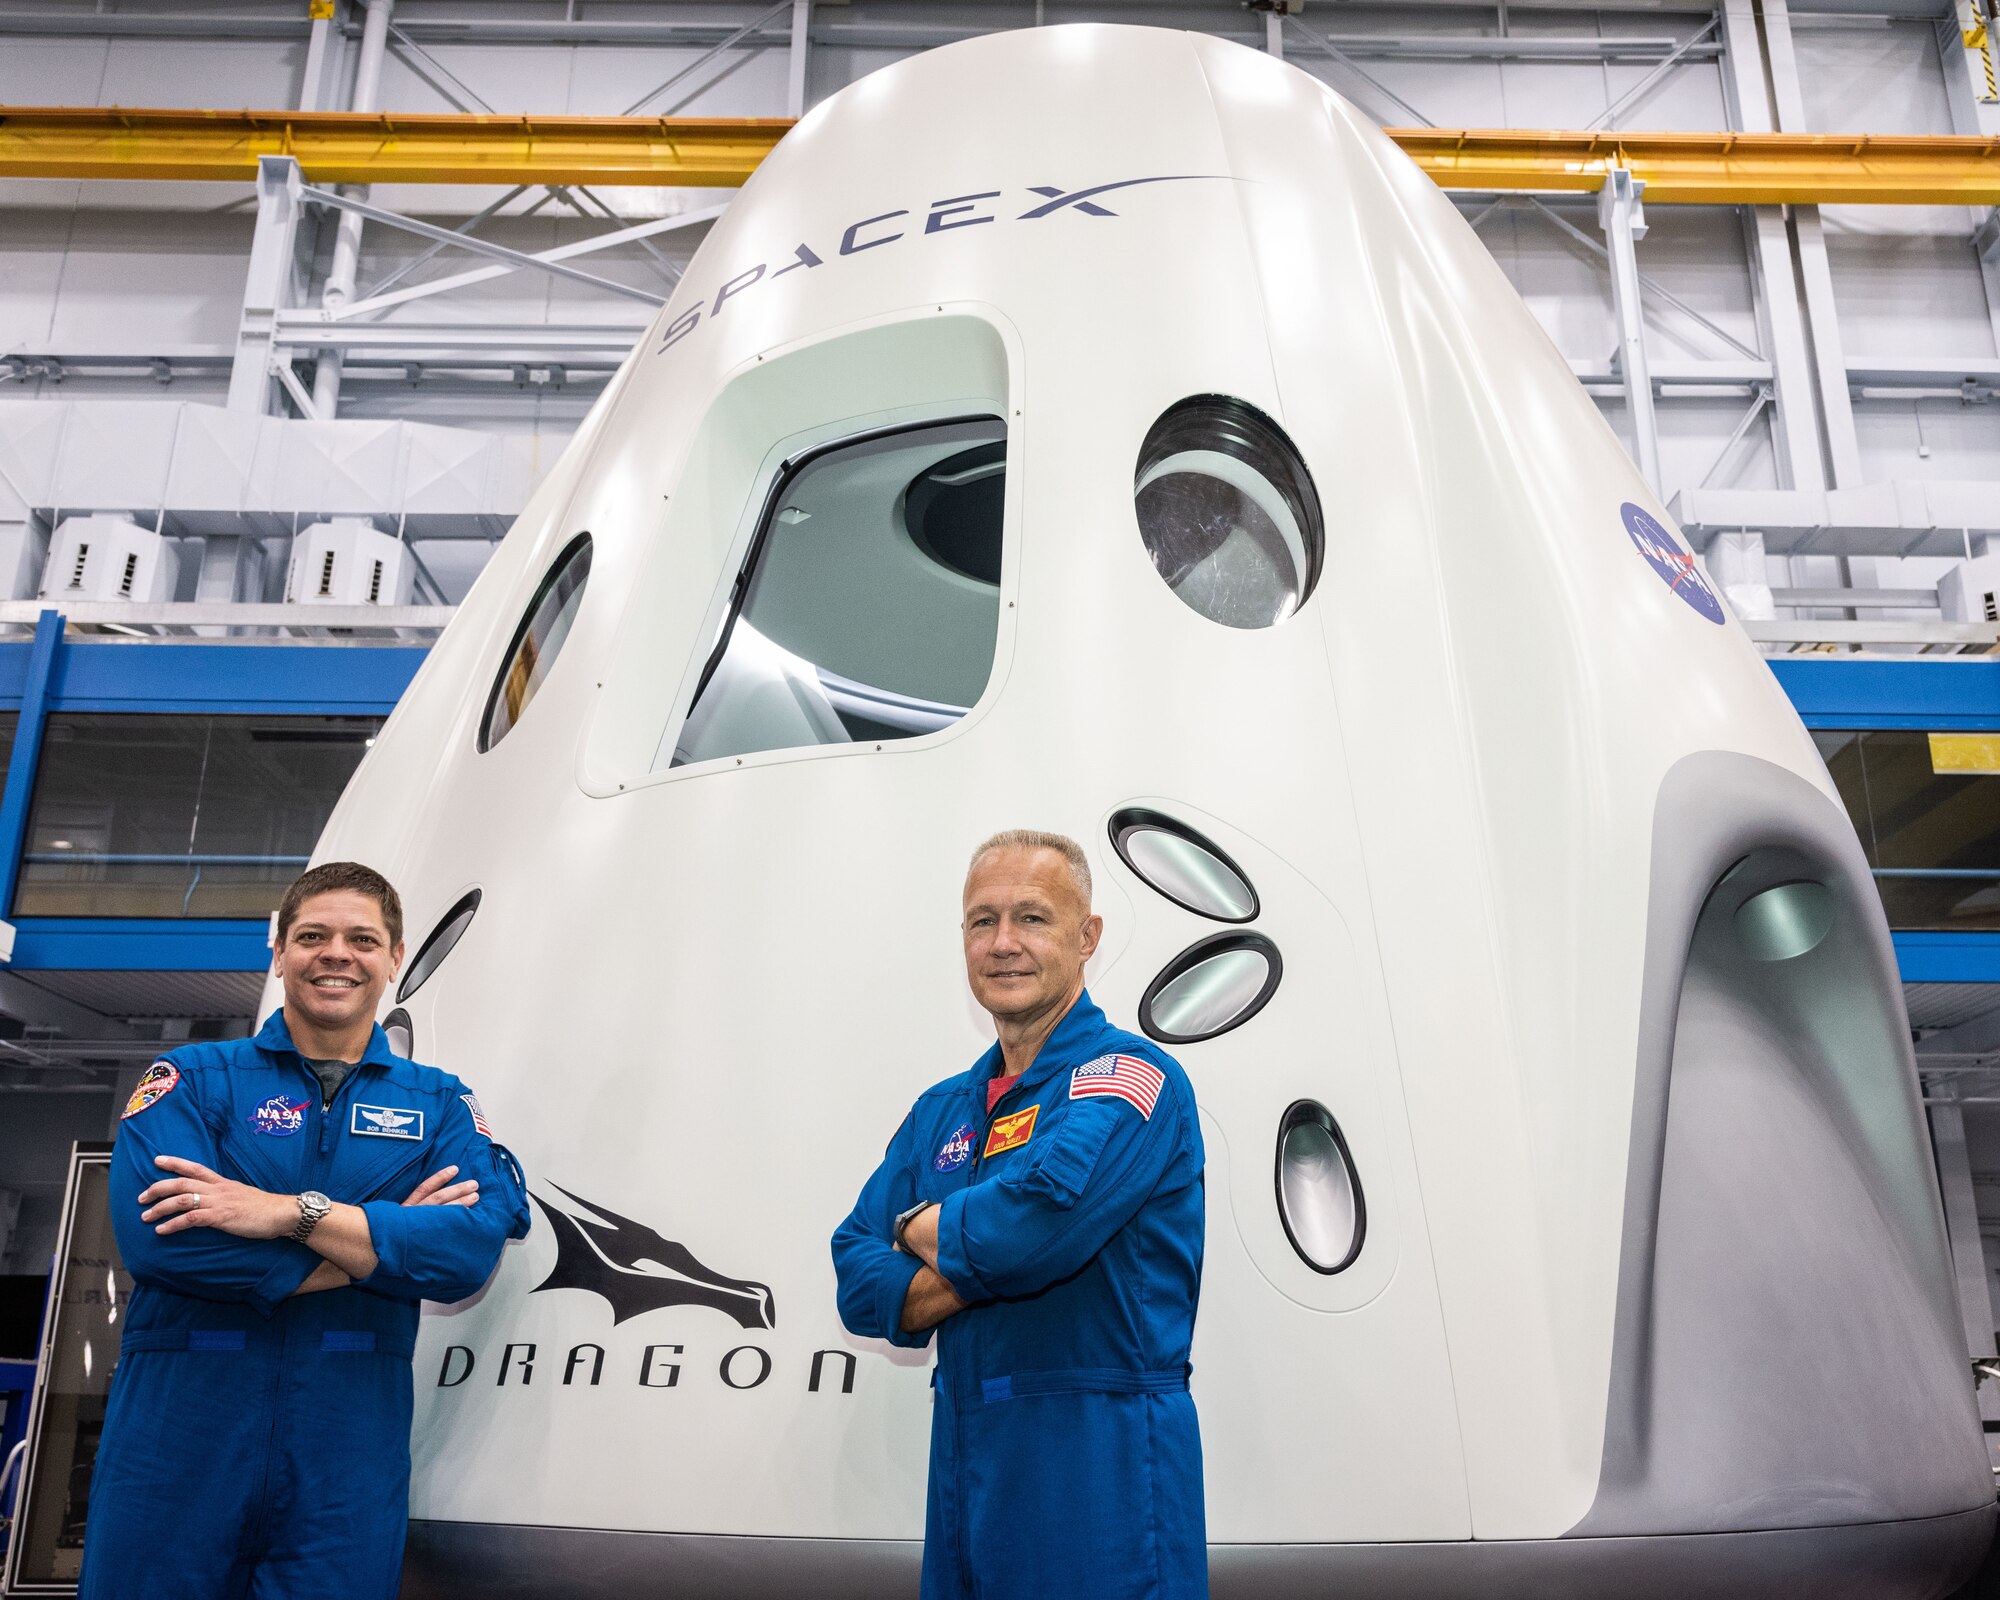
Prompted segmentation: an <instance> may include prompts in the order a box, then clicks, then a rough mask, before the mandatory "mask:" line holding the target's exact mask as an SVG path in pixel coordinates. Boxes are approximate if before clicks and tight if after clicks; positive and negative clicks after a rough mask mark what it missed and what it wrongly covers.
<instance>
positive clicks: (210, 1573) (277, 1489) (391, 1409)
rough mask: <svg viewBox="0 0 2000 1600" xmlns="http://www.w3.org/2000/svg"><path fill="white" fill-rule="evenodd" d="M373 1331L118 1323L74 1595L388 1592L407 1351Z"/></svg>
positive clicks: (150, 1597)
mask: <svg viewBox="0 0 2000 1600" xmlns="http://www.w3.org/2000/svg"><path fill="white" fill-rule="evenodd" d="M281 1321H282V1319H281ZM374 1339H375V1336H374V1335H373V1334H354V1333H347V1334H340V1333H323V1332H320V1331H317V1330H315V1331H313V1332H312V1333H311V1334H310V1335H309V1336H305V1332H304V1330H296V1331H295V1332H294V1333H293V1335H292V1337H290V1338H287V1337H286V1336H285V1330H284V1329H283V1328H282V1326H268V1327H264V1328H257V1329H248V1330H218V1329H185V1328H177V1329H139V1328H134V1329H131V1330H128V1332H127V1334H126V1336H125V1348H124V1351H123V1353H122V1354H121V1356H120V1357H119V1362H118V1371H117V1375H116V1376H115V1377H114V1378H113V1380H112V1385H111V1401H110V1407H109V1410H108V1411H107V1413H106V1416H105V1423H104V1436H103V1443H102V1445H101V1447H100V1449H99V1451H98V1455H97V1465H96V1468H95V1471H94V1473H93V1475H92V1479H91V1486H90V1515H89V1520H88V1522H87V1524H86V1526H85V1535H84V1553H83V1574H82V1580H81V1584H80V1587H79V1589H78V1594H79V1597H80V1600H246V1597H248V1600H394V1596H395V1594H396V1591H397V1589H398V1587H399V1586H400V1584H401V1580H402V1565H403V1535H404V1530H405V1526H406V1524H407V1521H408V1518H409V1490H410V1411H411V1402H412V1395H411V1381H410V1359H409V1354H408V1352H407V1351H401V1350H378V1349H373V1348H362V1347H363V1346H368V1345H372V1344H373V1342H374Z"/></svg>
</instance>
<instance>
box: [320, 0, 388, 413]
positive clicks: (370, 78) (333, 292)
mask: <svg viewBox="0 0 2000 1600" xmlns="http://www.w3.org/2000/svg"><path fill="white" fill-rule="evenodd" d="M364 3H365V5H366V6H367V14H366V17H365V19H364V20H363V22H362V25H361V56H360V59H359V60H358V61H357V62H356V63H355V67H354V94H353V98H352V99H351V100H350V101H349V102H348V107H347V109H348V110H349V111H374V110H376V109H377V108H378V107H379V106H380V105H381V101H382V58H383V56H384V55H385V54H386V53H387V52H388V48H389V19H390V13H391V12H392V11H393V10H394V9H395V3H396V0H364ZM367 197H368V190H366V189H363V190H362V191H361V193H360V194H359V195H357V196H356V198H357V199H362V200H365V199H367ZM360 263H361V214H360V213H359V212H356V211H343V212H341V214H340V223H339V226H338V228H337V229H336V231H335V233H334V236H333V262H332V264H331V265H330V266H329V267H328V268H327V274H326V284H325V286H324V287H323V288H322V289H321V291H320V304H321V305H322V306H325V307H326V308H327V309H329V310H333V309H336V308H338V307H340V306H342V305H345V304H346V303H347V302H348V301H349V300H351V299H352V298H353V297H354V279H355V272H356V269H357V268H358V267H359V266H360ZM339 408H340V352H339V351H338V350H322V351H320V353H319V365H318V366H317V367H316V368H315V369H314V371H313V403H312V409H313V410H314V411H316V412H318V413H319V415H321V416H322V417H332V416H334V415H336V414H337V412H338V411H339Z"/></svg>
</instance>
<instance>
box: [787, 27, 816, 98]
mask: <svg viewBox="0 0 2000 1600" xmlns="http://www.w3.org/2000/svg"><path fill="white" fill-rule="evenodd" d="M812 16H813V5H812V0H792V48H791V54H790V56H789V57H787V59H786V70H785V115H786V116H788V117H792V118H795V119H796V118H798V117H802V116H804V115H805V114H806V71H807V68H808V67H809V66H810V65H811V63H812Z"/></svg>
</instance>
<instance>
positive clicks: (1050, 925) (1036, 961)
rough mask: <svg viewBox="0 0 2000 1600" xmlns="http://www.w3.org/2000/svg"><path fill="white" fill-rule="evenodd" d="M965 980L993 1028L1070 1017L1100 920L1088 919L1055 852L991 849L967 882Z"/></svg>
mask: <svg viewBox="0 0 2000 1600" xmlns="http://www.w3.org/2000/svg"><path fill="white" fill-rule="evenodd" d="M964 909H965V917H964V921H963V923H962V924H961V927H962V929H963V932H964V935H965V978H966V982H968V983H970V984H971V985H972V994H973V998H974V999H976V1000H977V1001H978V1002H979V1003H980V1005H982V1006H984V1007H985V1008H986V1010H987V1011H989V1012H991V1013H992V1015H993V1018H994V1020H995V1021H996V1022H1009V1023H1016V1024H1019V1023H1027V1022H1032V1021H1034V1020H1036V1019H1037V1018H1040V1017H1043V1016H1046V1015H1047V1014H1048V1013H1050V1012H1051V1011H1055V1012H1058V1014H1059V1013H1060V1012H1061V1011H1066V1010H1068V1008H1069V1006H1070V1004H1071V1002H1072V1001H1074V1000H1075V999H1076V997H1077V996H1078V995H1079V994H1081V993H1082V992H1083V965H1084V963H1085V962H1086V961H1088V960H1089V959H1090V957H1091V955H1092V953H1093V952H1095V950H1096V949H1097V940H1098V937H1099V935H1101V934H1102V933H1103V931H1104V919H1103V918H1102V917H1098V916H1093V915H1092V914H1091V910H1090V903H1089V902H1088V901H1087V900H1085V899H1084V897H1083V895H1082V893H1081V891H1080V890H1079V889H1078V887H1077V883H1076V879H1075V878H1074V877H1073V876H1072V875H1071V873H1070V870H1069V863H1068V862H1067V861H1065V860H1063V858H1062V856H1061V854H1060V853H1059V852H1057V851H1054V850H1048V849H1042V848H1039V847H1032V846H1030V847H1020V846H1008V847H1004V848H1001V849H996V850H989V851H987V852H986V853H985V854H984V855H982V856H981V857H980V858H979V859H978V860H977V861H975V862H973V864H972V870H971V872H969V873H968V874H966V879H965V901H964Z"/></svg>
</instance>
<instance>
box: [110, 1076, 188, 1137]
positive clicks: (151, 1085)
mask: <svg viewBox="0 0 2000 1600" xmlns="http://www.w3.org/2000/svg"><path fill="white" fill-rule="evenodd" d="M180 1081H181V1069H180V1068H179V1067H177V1066H175V1065H174V1064H173V1063H172V1062H171V1061H155V1062H154V1063H153V1064H152V1065H151V1066H150V1067H148V1068H147V1069H146V1072H145V1075H144V1076H143V1077H141V1078H140V1079H139V1085H138V1087H137V1088H135V1089H134V1090H133V1091H132V1098H131V1099H130V1100H128V1101H126V1102H125V1111H124V1115H123V1116H121V1117H120V1118H119V1119H118V1120H119V1121H121V1122H122V1121H124V1120H125V1117H136V1116H137V1115H138V1114H139V1113H140V1112H142V1111H144V1110H145V1109H146V1107H148V1106H149V1105H151V1104H152V1103H153V1102H154V1101H155V1100H158V1099H159V1098H161V1097H162V1096H163V1095H168V1094H171V1093H172V1092H173V1089H174V1085H175V1084H177V1083H179V1082H180Z"/></svg>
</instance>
